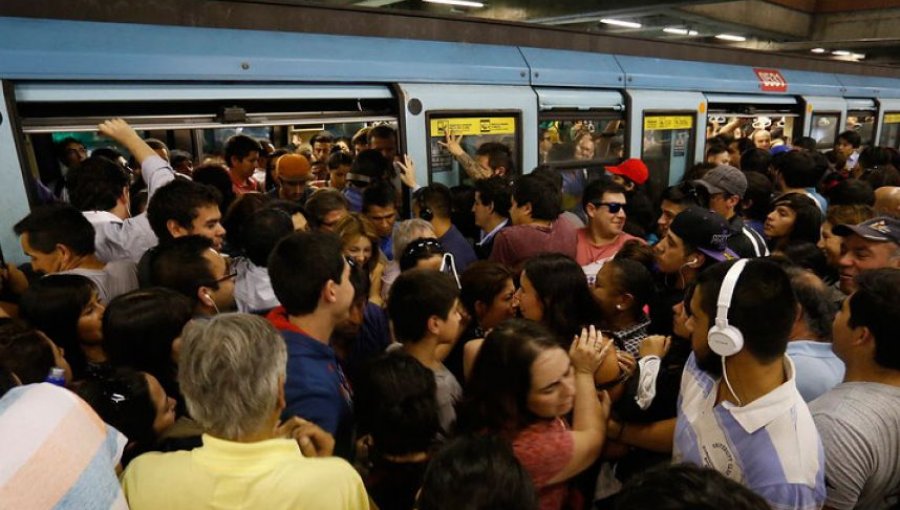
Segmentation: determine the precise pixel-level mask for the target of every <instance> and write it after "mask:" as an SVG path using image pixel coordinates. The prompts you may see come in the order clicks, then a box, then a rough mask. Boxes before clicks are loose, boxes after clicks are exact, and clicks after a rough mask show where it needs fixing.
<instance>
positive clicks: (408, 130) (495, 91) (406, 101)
mask: <svg viewBox="0 0 900 510" xmlns="http://www.w3.org/2000/svg"><path fill="white" fill-rule="evenodd" d="M396 90H398V92H399V94H400V105H401V117H402V121H401V122H402V124H403V126H404V128H405V129H404V134H405V142H406V150H407V154H409V156H410V157H411V158H412V159H413V161H414V162H415V164H416V183H417V184H419V185H420V186H427V185H429V184H431V183H432V182H434V180H433V179H432V172H431V169H432V158H431V154H430V152H429V151H430V150H431V137H432V136H431V126H430V123H431V119H432V117H434V116H445V115H459V116H460V117H469V118H477V117H486V116H489V115H492V114H499V115H502V116H504V117H508V116H511V115H512V116H514V117H516V119H517V120H516V132H515V136H516V144H517V150H516V153H515V154H514V155H515V157H516V160H515V161H516V164H517V165H519V168H520V169H521V170H522V172H523V173H526V172H528V171H530V170H531V169H532V168H534V167H535V166H537V133H538V124H537V119H538V115H537V101H536V99H535V93H534V91H533V90H532V89H531V87H525V86H521V85H445V84H431V83H398V84H396ZM457 175H458V174H457ZM437 182H441V181H437Z"/></svg>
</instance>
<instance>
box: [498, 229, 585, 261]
mask: <svg viewBox="0 0 900 510" xmlns="http://www.w3.org/2000/svg"><path fill="white" fill-rule="evenodd" d="M575 243H576V241H575V225H572V222H570V221H569V220H566V219H564V218H559V219H557V220H555V221H554V222H553V223H551V224H550V227H538V226H532V225H515V226H512V227H507V228H504V229H503V230H501V231H500V232H498V233H497V236H496V237H494V248H493V249H492V250H491V257H490V259H491V260H493V261H495V262H501V263H503V264H506V265H507V266H509V267H511V268H512V269H513V270H515V271H519V270H520V269H522V266H523V265H525V261H527V260H528V259H530V258H531V257H534V256H535V255H540V254H541V253H562V254H563V255H566V256H569V257H572V258H575Z"/></svg>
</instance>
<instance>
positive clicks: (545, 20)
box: [282, 0, 900, 67]
mask: <svg viewBox="0 0 900 510" xmlns="http://www.w3.org/2000/svg"><path fill="white" fill-rule="evenodd" d="M291 1H292V0H282V2H291ZM297 3H314V4H319V5H329V6H340V7H350V8H354V7H357V8H376V9H391V10H401V11H410V12H419V13H427V14H429V15H438V16H454V17H455V16H465V17H476V18H483V19H496V20H502V21H506V22H521V23H535V24H542V25H549V26H555V27H559V28H566V29H571V30H579V31H584V32H589V33H596V34H607V35H627V36H630V37H640V38H647V39H665V40H674V41H678V40H682V41H690V42H695V43H706V44H713V45H725V46H731V47H738V48H745V49H751V50H758V51H764V52H765V51H773V52H779V53H788V54H795V55H797V54H799V55H807V56H809V57H810V58H821V59H835V60H847V61H854V62H863V63H872V64H877V65H882V66H884V65H887V66H897V67H900V31H898V30H897V29H896V27H897V26H900V0H705V1H682V0H628V1H622V0H615V1H613V0H558V1H556V2H553V1H548V0H312V1H309V0H305V1H304V0H297Z"/></svg>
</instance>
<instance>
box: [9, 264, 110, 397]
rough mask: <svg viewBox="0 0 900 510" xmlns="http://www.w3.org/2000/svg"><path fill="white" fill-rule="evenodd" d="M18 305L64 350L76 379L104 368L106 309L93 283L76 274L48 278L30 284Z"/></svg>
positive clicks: (34, 323) (23, 316)
mask: <svg viewBox="0 0 900 510" xmlns="http://www.w3.org/2000/svg"><path fill="white" fill-rule="evenodd" d="M19 305H20V308H19V311H20V313H21V315H22V318H23V319H25V320H26V321H27V322H28V323H29V324H30V325H31V326H32V327H34V328H37V329H39V330H41V331H42V332H43V333H44V334H45V335H47V336H48V337H50V340H52V341H53V342H54V343H55V344H56V345H58V346H59V347H61V348H62V349H63V350H64V351H65V357H66V360H67V361H68V362H69V365H70V366H71V367H72V375H73V377H74V379H76V380H77V379H81V378H83V377H84V376H85V375H86V374H87V373H88V372H97V371H102V370H103V369H104V367H105V365H106V363H107V357H106V352H105V351H104V350H103V344H102V342H103V327H102V318H103V311H104V306H103V305H102V304H101V303H100V301H99V298H98V293H97V287H96V286H95V285H94V283H93V282H92V281H91V280H89V279H88V278H86V277H84V276H81V275H74V274H54V275H50V276H45V277H43V278H41V279H39V280H37V281H36V282H34V283H33V284H31V286H30V287H29V288H28V290H26V291H25V293H24V294H23V295H22V300H21V302H20V303H19Z"/></svg>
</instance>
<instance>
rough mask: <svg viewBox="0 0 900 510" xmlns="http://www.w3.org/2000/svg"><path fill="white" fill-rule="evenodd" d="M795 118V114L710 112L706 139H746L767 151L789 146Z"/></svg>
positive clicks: (792, 136)
mask: <svg viewBox="0 0 900 510" xmlns="http://www.w3.org/2000/svg"><path fill="white" fill-rule="evenodd" d="M796 117H797V115H796V114H792V113H785V112H781V111H776V112H766V113H762V114H758V113H745V114H728V113H725V112H718V111H712V110H710V113H709V116H708V117H707V122H706V137H707V138H710V137H713V136H715V135H728V136H730V137H732V138H734V139H735V140H737V139H740V138H748V139H750V140H751V141H752V142H753V145H754V146H756V147H759V148H763V149H767V150H768V149H769V148H770V147H771V146H773V145H779V144H781V143H787V144H789V143H790V142H791V140H793V138H794V135H795V133H794V126H795V122H794V121H795V119H796Z"/></svg>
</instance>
